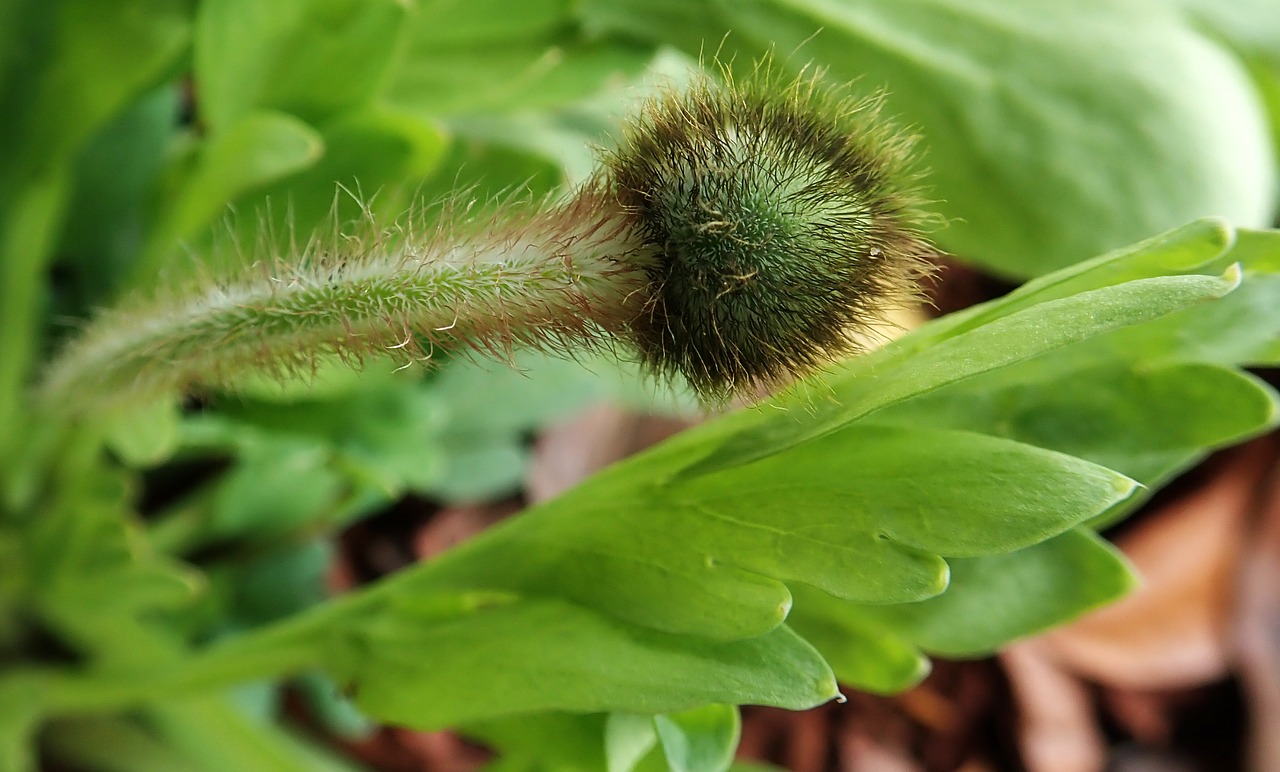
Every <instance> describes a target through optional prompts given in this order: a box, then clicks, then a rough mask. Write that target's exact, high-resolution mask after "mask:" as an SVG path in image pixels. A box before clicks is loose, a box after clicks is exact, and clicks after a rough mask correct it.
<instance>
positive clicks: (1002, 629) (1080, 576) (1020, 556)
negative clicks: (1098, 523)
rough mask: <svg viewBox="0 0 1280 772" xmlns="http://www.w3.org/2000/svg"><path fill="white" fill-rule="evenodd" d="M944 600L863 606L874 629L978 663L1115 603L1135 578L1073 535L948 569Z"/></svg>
mask: <svg viewBox="0 0 1280 772" xmlns="http://www.w3.org/2000/svg"><path fill="white" fill-rule="evenodd" d="M951 568H952V572H953V576H952V584H951V586H950V587H949V588H948V589H947V592H945V593H943V594H942V595H939V596H938V597H936V598H930V599H928V600H925V601H921V602H919V603H909V604H901V605H893V606H864V607H863V608H862V609H861V610H860V613H861V614H863V615H865V618H867V619H868V620H870V621H871V622H872V623H874V624H877V625H879V626H881V627H882V628H883V629H885V630H889V631H893V632H894V633H896V634H898V635H900V636H902V637H903V638H905V639H907V640H910V641H911V642H912V643H914V644H915V645H917V646H919V647H920V648H922V649H924V650H925V651H929V652H934V653H938V654H944V655H948V656H972V655H983V654H987V653H989V652H991V651H993V650H994V649H995V648H996V647H998V646H1001V645H1003V644H1005V643H1007V642H1009V641H1011V640H1013V639H1015V638H1021V637H1024V636H1027V635H1031V634H1033V633H1037V632H1040V631H1041V630H1044V629H1046V628H1048V627H1051V626H1053V625H1057V624H1061V623H1062V622H1064V621H1066V620H1069V619H1072V618H1074V617H1076V616H1079V615H1080V614H1082V613H1084V612H1086V611H1089V610H1091V609H1094V608H1096V607H1098V606H1101V605H1103V604H1104V603H1107V602H1109V601H1112V600H1115V599H1116V598H1119V597H1121V596H1123V595H1124V594H1125V593H1127V592H1129V591H1130V590H1132V589H1133V588H1134V587H1135V586H1136V584H1137V578H1136V577H1135V576H1134V575H1133V573H1132V572H1131V570H1130V569H1129V567H1128V564H1127V562H1126V561H1125V560H1124V558H1123V557H1122V556H1121V555H1120V553H1119V552H1118V551H1117V550H1116V549H1115V548H1114V547H1112V546H1111V545H1109V544H1107V543H1106V542H1104V541H1103V540H1102V539H1100V538H1099V537H1097V536H1095V535H1094V534H1093V533H1091V532H1089V531H1087V530H1084V529H1077V530H1073V531H1068V532H1067V533H1065V534H1063V535H1061V536H1059V537H1057V538H1055V539H1050V540H1048V541H1045V542H1042V543H1040V544H1037V545H1034V546H1032V547H1028V548H1026V549H1023V550H1019V551H1018V552H1012V553H1009V554H1006V555H997V556H992V557H985V558H975V559H970V560H955V561H952V565H951Z"/></svg>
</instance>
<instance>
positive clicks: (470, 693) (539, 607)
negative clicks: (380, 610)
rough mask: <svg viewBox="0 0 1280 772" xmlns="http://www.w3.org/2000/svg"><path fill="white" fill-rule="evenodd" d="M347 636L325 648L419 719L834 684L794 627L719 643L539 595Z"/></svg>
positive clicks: (397, 714)
mask: <svg viewBox="0 0 1280 772" xmlns="http://www.w3.org/2000/svg"><path fill="white" fill-rule="evenodd" d="M344 638H345V639H346V640H345V641H344V642H343V646H342V647H341V648H338V649H329V650H328V651H326V653H325V656H326V659H327V660H328V663H327V666H328V667H329V668H330V669H332V670H333V671H334V672H336V673H338V674H340V675H341V676H342V678H344V679H346V680H350V681H352V682H353V683H354V684H355V695H356V701H357V703H358V704H359V705H360V707H361V709H362V710H363V711H365V712H366V713H367V714H368V715H370V716H373V717H375V718H379V719H382V720H386V721H394V722H396V723H402V724H406V725H409V726H414V727H419V728H438V727H442V726H447V725H450V724H455V723H465V722H468V721H474V720H478V719H485V718H491V717H496V716H503V715H511V714H519V713H528V712H533V711H542V710H553V709H554V710H571V711H603V710H610V709H617V708H625V709H627V710H633V711H643V712H652V713H662V712H672V711H679V710H685V709H689V708H692V707H696V706H698V705H702V704H706V703H710V702H732V703H737V702H752V703H760V704H767V705H778V706H782V707H790V708H793V709H799V708H806V707H812V706H814V705H817V704H819V703H822V702H825V701H826V700H828V699H831V698H832V697H833V696H835V680H834V678H833V677H832V675H831V672H830V670H828V669H827V667H826V665H825V663H823V662H822V660H821V658H820V657H818V656H817V654H816V652H814V651H813V649H812V648H810V647H809V646H808V644H806V643H804V642H803V641H802V640H801V639H800V638H799V637H797V636H796V635H795V634H794V633H792V632H790V631H789V630H788V629H787V628H785V627H779V628H777V629H775V630H773V631H772V632H769V633H767V634H765V635H762V636H759V637H756V638H749V639H745V640H739V641H732V642H726V643H716V642H711V641H706V640H701V639H697V638H686V637H680V636H673V635H668V634H664V633H658V632H655V631H652V630H646V629H644V628H639V627H633V626H630V625H626V624H624V623H621V622H616V621H612V620H609V619H607V618H605V617H602V616H599V615H597V614H595V613H592V612H589V611H586V610H584V609H580V608H578V607H576V606H573V605H570V604H566V603H563V602H559V601H552V600H528V601H516V602H513V603H508V604H502V605H498V606H496V607H492V608H489V609H485V610H480V611H476V612H474V613H471V614H466V615H464V616H461V617H456V618H452V619H450V618H443V619H442V618H438V617H434V616H433V615H428V616H427V617H426V618H425V619H415V618H414V614H413V613H412V612H411V611H409V610H408V609H407V608H404V607H401V608H399V609H397V610H396V611H395V612H394V613H385V614H382V615H380V616H378V617H376V618H374V619H373V620H369V621H366V622H364V623H362V624H358V625H354V626H353V627H352V629H350V630H349V631H347V632H346V633H345V634H344ZM427 652H430V656H424V654H425V653H427Z"/></svg>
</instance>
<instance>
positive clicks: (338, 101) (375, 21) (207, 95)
mask: <svg viewBox="0 0 1280 772" xmlns="http://www.w3.org/2000/svg"><path fill="white" fill-rule="evenodd" d="M407 12H408V6H407V4H406V3H403V2H399V0H275V2H271V3H258V2H254V0H223V1H222V2H206V3H201V4H200V12H199V15H198V17H197V20H196V45H195V47H196V51H195V75H196V81H197V83H198V85H199V87H200V97H201V101H200V104H201V113H202V117H203V118H204V120H205V121H206V122H207V123H208V124H209V125H210V126H212V127H213V128H214V129H215V130H226V129H227V128H229V127H230V126H231V125H233V124H234V123H235V122H236V121H238V120H241V119H243V118H244V117H245V116H246V115H248V114H250V113H251V112H252V111H254V110H257V109H264V108H265V109H276V110H283V111H286V112H291V113H294V114H296V115H299V116H301V117H303V118H305V119H308V120H320V119H323V118H326V117H328V116H330V115H332V114H334V113H336V112H339V111H341V110H343V109H344V108H348V107H352V106H355V105H359V104H362V103H364V102H366V101H368V100H370V99H371V98H372V97H373V95H374V92H375V91H376V90H377V88H378V86H379V85H380V84H381V81H382V79H383V77H384V76H385V74H386V72H387V69H388V68H389V67H390V65H391V61H392V59H393V56H394V55H395V53H396V50H397V47H398V44H397V42H398V39H399V35H400V30H401V28H402V26H403V24H404V21H405V18H406V15H407Z"/></svg>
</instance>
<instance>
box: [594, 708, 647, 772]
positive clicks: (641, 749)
mask: <svg viewBox="0 0 1280 772" xmlns="http://www.w3.org/2000/svg"><path fill="white" fill-rule="evenodd" d="M657 745H658V730H657V729H656V728H655V727H654V717H653V716H642V715H638V714H635V713H611V714H609V720H608V721H607V722H606V723H605V729H604V747H605V756H606V757H607V758H608V763H609V768H608V772H631V771H632V770H633V769H635V768H636V765H637V764H639V763H640V762H641V761H642V760H643V759H644V757H645V756H647V755H649V751H651V750H653V749H654V748H655V747H657Z"/></svg>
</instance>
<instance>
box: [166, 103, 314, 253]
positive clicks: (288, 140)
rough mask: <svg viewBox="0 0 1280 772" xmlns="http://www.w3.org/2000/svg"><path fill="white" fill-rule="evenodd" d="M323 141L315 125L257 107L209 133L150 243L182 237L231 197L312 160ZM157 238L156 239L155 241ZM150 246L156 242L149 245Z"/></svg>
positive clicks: (219, 208) (216, 213)
mask: <svg viewBox="0 0 1280 772" xmlns="http://www.w3.org/2000/svg"><path fill="white" fill-rule="evenodd" d="M323 150H324V143H323V140H322V138H321V137H320V135H319V134H318V133H317V132H316V130H315V129H313V128H311V127H310V126H308V125H307V124H305V123H303V122H302V121H299V120H298V119H297V118H294V117H292V116H289V115H286V114H284V113H278V112H268V111H258V112H253V113H249V114H247V115H245V116H243V117H242V118H240V119H239V120H238V121H236V122H235V123H233V124H231V125H230V126H228V127H227V128H226V129H224V130H222V131H219V132H216V133H214V134H212V135H210V137H209V139H208V140H207V141H206V142H205V143H203V145H202V146H201V148H200V150H199V152H198V155H197V157H196V158H195V160H194V163H193V165H192V168H191V169H190V170H189V171H188V172H187V176H186V178H185V179H184V181H183V184H182V186H181V188H180V193H179V196H178V198H177V200H176V201H174V202H173V203H172V204H170V205H169V206H168V207H167V208H166V210H165V211H164V213H163V214H162V215H161V217H162V218H163V222H162V223H161V224H159V225H157V226H156V231H157V233H158V234H159V235H158V236H153V242H152V243H153V244H157V245H158V248H168V247H169V246H170V244H169V239H171V238H185V237H188V236H191V235H193V234H195V233H196V232H197V231H198V230H199V229H201V228H203V227H205V226H206V225H208V224H209V222H210V221H212V220H213V218H214V217H216V216H217V215H218V213H219V212H221V211H222V209H223V207H225V206H226V204H227V203H228V202H229V201H232V200H234V199H235V198H236V197H237V196H239V195H241V194H243V193H245V192H247V191H249V190H252V189H254V188H256V187H259V186H262V185H266V184H267V183H269V182H272V181H274V180H277V179H280V178H281V177H284V176H285V175H287V174H292V173H293V172H296V171H298V170H300V169H305V168H306V167H308V166H310V165H312V164H314V163H315V162H316V161H318V160H319V159H320V157H321V155H322V154H323ZM157 239H158V241H157ZM150 248H152V249H155V248H157V246H152V247H150Z"/></svg>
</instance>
